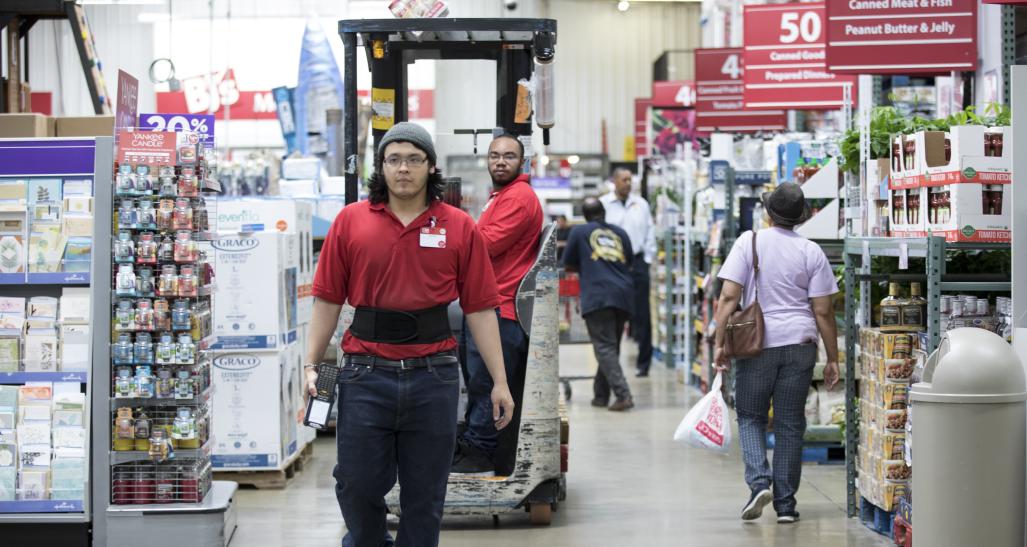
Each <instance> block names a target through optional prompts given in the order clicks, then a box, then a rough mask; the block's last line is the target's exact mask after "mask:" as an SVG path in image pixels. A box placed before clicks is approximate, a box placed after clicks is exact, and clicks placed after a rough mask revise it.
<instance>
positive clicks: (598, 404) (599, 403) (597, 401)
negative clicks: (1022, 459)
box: [592, 397, 610, 408]
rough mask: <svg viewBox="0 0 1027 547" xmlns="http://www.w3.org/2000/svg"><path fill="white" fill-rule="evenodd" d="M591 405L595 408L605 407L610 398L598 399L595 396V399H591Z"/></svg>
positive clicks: (608, 403)
mask: <svg viewBox="0 0 1027 547" xmlns="http://www.w3.org/2000/svg"><path fill="white" fill-rule="evenodd" d="M592 406H594V407H596V408H606V407H608V406H610V400H609V399H600V398H598V397H596V398H595V399H592Z"/></svg>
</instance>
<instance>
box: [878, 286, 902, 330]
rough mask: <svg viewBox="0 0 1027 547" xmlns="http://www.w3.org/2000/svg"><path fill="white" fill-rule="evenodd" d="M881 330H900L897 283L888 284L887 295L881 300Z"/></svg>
mask: <svg viewBox="0 0 1027 547" xmlns="http://www.w3.org/2000/svg"><path fill="white" fill-rule="evenodd" d="M880 325H881V332H897V331H898V332H901V331H902V306H901V300H900V299H899V284H898V283H889V284H888V296H887V297H886V298H885V299H884V300H881V320H880Z"/></svg>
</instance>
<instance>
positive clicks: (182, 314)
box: [171, 300, 193, 330]
mask: <svg viewBox="0 0 1027 547" xmlns="http://www.w3.org/2000/svg"><path fill="white" fill-rule="evenodd" d="M192 319H193V313H192V310H190V309H189V301H188V300H176V301H175V307H174V308H173V309H172V310H171V329H172V330H192Z"/></svg>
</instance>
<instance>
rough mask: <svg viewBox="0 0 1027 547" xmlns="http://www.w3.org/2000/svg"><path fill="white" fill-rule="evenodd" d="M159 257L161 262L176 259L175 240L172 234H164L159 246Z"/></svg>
mask: <svg viewBox="0 0 1027 547" xmlns="http://www.w3.org/2000/svg"><path fill="white" fill-rule="evenodd" d="M157 259H158V260H159V261H161V262H174V261H175V240H173V239H171V236H167V235H166V236H164V237H162V238H161V240H160V245H159V246H158V247H157Z"/></svg>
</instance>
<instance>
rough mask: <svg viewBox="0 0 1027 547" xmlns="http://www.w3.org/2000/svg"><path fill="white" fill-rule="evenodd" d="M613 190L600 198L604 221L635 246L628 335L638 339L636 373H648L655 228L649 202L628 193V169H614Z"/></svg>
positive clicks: (640, 374)
mask: <svg viewBox="0 0 1027 547" xmlns="http://www.w3.org/2000/svg"><path fill="white" fill-rule="evenodd" d="M611 178H612V180H613V192H611V193H609V194H606V195H605V196H603V197H602V198H600V201H602V203H603V206H604V207H606V222H608V223H610V224H613V225H615V226H619V227H620V228H621V229H623V230H624V231H625V232H627V233H628V237H629V238H630V239H631V248H632V249H635V256H634V258H633V260H632V265H631V271H632V276H633V277H634V281H635V313H634V315H633V316H632V318H631V337H632V338H634V339H635V341H636V342H638V361H637V362H636V367H637V370H636V374H635V375H636V376H637V377H639V378H642V377H645V376H649V365H650V364H651V362H652V359H653V340H652V325H651V321H650V317H649V265H650V264H652V263H653V258H654V257H655V256H656V230H655V227H654V226H653V217H652V215H651V214H650V212H649V202H648V201H646V200H645V198H643V197H642V196H640V195H638V194H632V193H631V171H628V170H627V169H624V168H623V167H620V168H617V169H615V170H614V171H613V175H612V176H611Z"/></svg>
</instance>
